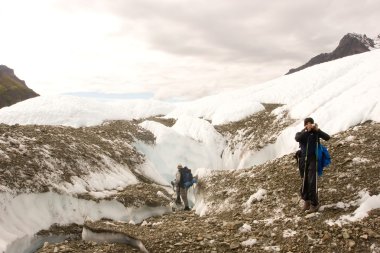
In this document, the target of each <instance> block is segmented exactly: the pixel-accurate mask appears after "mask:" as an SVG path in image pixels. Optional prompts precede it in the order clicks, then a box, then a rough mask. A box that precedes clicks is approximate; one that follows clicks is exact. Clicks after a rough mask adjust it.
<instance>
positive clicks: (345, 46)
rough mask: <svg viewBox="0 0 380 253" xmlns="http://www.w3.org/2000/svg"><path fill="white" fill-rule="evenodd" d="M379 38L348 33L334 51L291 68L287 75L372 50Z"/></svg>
mask: <svg viewBox="0 0 380 253" xmlns="http://www.w3.org/2000/svg"><path fill="white" fill-rule="evenodd" d="M379 36H380V35H379ZM378 39H379V37H377V38H376V39H375V40H374V39H370V38H368V37H367V36H366V35H365V34H364V35H360V34H355V33H348V34H346V35H345V36H344V37H343V38H342V39H341V40H340V42H339V45H338V47H337V48H336V49H335V50H334V51H332V52H330V53H322V54H319V55H317V56H315V57H313V58H311V59H310V60H309V61H308V62H307V63H306V64H304V65H302V66H300V67H297V68H294V69H290V70H289V72H288V73H286V75H288V74H292V73H294V72H297V71H300V70H302V69H305V68H308V67H311V66H313V65H316V64H320V63H323V62H328V61H333V60H336V59H339V58H343V57H346V56H350V55H354V54H360V53H364V52H367V51H370V50H371V49H373V48H375V47H378V45H377V40H378Z"/></svg>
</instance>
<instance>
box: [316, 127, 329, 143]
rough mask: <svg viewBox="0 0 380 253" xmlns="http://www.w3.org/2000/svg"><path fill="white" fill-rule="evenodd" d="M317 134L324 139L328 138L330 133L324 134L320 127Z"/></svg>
mask: <svg viewBox="0 0 380 253" xmlns="http://www.w3.org/2000/svg"><path fill="white" fill-rule="evenodd" d="M318 136H319V137H321V138H322V139H324V140H325V141H328V140H330V135H328V134H326V133H325V132H323V131H322V130H321V129H319V130H318Z"/></svg>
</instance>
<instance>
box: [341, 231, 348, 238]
mask: <svg viewBox="0 0 380 253" xmlns="http://www.w3.org/2000/svg"><path fill="white" fill-rule="evenodd" d="M342 235H343V238H344V239H349V238H350V235H349V234H348V232H347V231H344V232H343V234H342Z"/></svg>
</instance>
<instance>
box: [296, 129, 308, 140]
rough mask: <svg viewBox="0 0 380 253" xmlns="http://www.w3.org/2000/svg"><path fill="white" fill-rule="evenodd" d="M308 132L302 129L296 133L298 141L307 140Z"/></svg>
mask: <svg viewBox="0 0 380 253" xmlns="http://www.w3.org/2000/svg"><path fill="white" fill-rule="evenodd" d="M306 133H307V132H306V131H301V132H298V133H296V141H298V142H305V138H306Z"/></svg>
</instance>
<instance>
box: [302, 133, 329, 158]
mask: <svg viewBox="0 0 380 253" xmlns="http://www.w3.org/2000/svg"><path fill="white" fill-rule="evenodd" d="M319 138H322V139H324V140H325V141H328V140H329V139H330V135H328V134H326V133H325V132H323V131H321V130H320V129H318V131H315V130H312V131H310V132H308V131H306V130H302V131H301V132H298V133H296V141H298V142H299V143H300V148H301V157H305V156H306V147H307V150H308V152H307V156H308V157H310V156H312V155H315V151H316V148H317V142H318V143H319Z"/></svg>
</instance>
